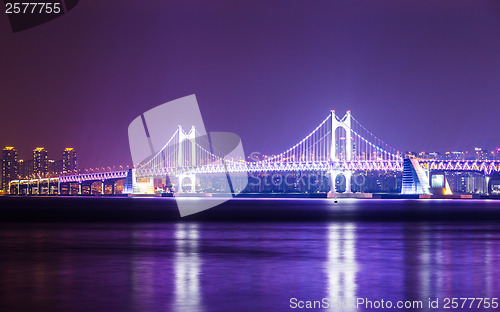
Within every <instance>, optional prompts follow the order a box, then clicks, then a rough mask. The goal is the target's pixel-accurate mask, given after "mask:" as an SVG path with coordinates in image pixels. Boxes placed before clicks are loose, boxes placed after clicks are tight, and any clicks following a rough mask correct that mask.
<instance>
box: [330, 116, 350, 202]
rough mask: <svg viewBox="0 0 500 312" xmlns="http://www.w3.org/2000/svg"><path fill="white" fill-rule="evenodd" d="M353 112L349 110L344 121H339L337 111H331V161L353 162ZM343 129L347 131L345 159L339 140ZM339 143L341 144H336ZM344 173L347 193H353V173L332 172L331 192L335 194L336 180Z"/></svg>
mask: <svg viewBox="0 0 500 312" xmlns="http://www.w3.org/2000/svg"><path fill="white" fill-rule="evenodd" d="M351 118H352V117H351V111H350V110H348V111H347V112H346V114H345V116H344V117H343V118H342V119H338V118H337V116H336V115H335V110H332V111H331V122H332V133H331V135H332V136H331V142H330V143H331V144H330V161H332V162H339V161H351V160H352V134H351ZM338 128H342V129H344V130H345V158H343V157H342V149H341V146H340V138H337V129H338ZM336 142H339V144H336ZM340 173H342V174H343V175H344V177H345V192H346V193H351V177H352V171H350V170H346V171H340V170H331V171H330V180H331V181H330V192H331V193H335V192H336V189H335V180H336V179H337V176H338V175H339V174H340Z"/></svg>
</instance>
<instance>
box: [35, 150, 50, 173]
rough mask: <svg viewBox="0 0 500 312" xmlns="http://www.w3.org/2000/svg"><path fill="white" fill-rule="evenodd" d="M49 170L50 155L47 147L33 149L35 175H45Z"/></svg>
mask: <svg viewBox="0 0 500 312" xmlns="http://www.w3.org/2000/svg"><path fill="white" fill-rule="evenodd" d="M48 172H49V155H48V152H47V150H46V149H45V148H43V147H37V148H35V149H34V150H33V173H34V174H35V177H45V176H47V174H48Z"/></svg>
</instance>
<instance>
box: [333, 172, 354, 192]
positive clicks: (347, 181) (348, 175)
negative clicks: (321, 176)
mask: <svg viewBox="0 0 500 312" xmlns="http://www.w3.org/2000/svg"><path fill="white" fill-rule="evenodd" d="M339 174H342V175H343V177H344V181H345V193H352V186H351V180H352V171H340V170H332V171H330V193H338V192H339V190H337V187H336V181H337V177H338V175H339Z"/></svg>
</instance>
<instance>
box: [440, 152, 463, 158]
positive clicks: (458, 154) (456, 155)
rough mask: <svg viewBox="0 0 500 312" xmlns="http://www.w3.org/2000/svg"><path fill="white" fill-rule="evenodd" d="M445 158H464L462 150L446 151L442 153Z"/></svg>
mask: <svg viewBox="0 0 500 312" xmlns="http://www.w3.org/2000/svg"><path fill="white" fill-rule="evenodd" d="M444 159H445V160H464V159H465V158H464V152H446V153H445V154H444Z"/></svg>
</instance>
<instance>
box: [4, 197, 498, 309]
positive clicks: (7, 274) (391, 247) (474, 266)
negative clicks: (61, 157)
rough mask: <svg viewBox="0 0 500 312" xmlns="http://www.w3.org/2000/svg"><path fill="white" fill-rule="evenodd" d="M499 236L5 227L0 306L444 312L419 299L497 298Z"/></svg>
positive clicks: (223, 227) (408, 229)
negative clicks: (417, 305) (409, 304)
mask: <svg viewBox="0 0 500 312" xmlns="http://www.w3.org/2000/svg"><path fill="white" fill-rule="evenodd" d="M394 205H401V203H394ZM497 205H498V204H497ZM498 209H500V205H499V206H498ZM499 239H500V227H499V224H497V223H494V222H474V223H473V222H470V223H467V222H442V221H440V222H430V221H429V222H355V221H354V222H333V221H329V222H306V223H301V222H272V223H265V222H241V223H240V222H198V221H193V222H165V223H119V224H116V223H92V222H87V223H54V224H51V223H14V224H12V223H9V224H2V225H1V226H0V306H1V308H0V310H1V311H51V312H52V311H86V312H87V311H298V310H300V309H292V308H291V307H290V299H291V298H297V299H298V300H322V298H331V299H334V300H349V299H352V298H358V297H360V298H367V299H368V300H373V301H375V300H381V299H383V300H384V301H387V300H391V301H393V302H396V301H398V300H422V301H423V302H424V306H423V308H422V309H406V310H405V309H401V310H399V309H393V311H426V310H428V311H446V309H442V308H440V309H433V310H430V309H426V308H427V306H426V305H427V304H428V298H431V299H435V298H446V297H490V298H491V297H500V240H499ZM302 310H303V311H306V310H308V311H312V309H302ZM316 310H317V311H319V310H325V309H316ZM327 310H328V309H327ZM330 310H333V311H363V310H364V311H367V310H374V311H375V309H369V308H363V306H360V307H358V309H355V308H354V307H349V306H347V307H344V308H338V307H335V308H332V309H330ZM451 310H452V309H448V310H447V311H451ZM456 310H460V309H453V311H456ZM377 311H387V309H385V310H384V309H378V310H377ZM464 311H477V310H474V309H464ZM481 311H493V310H492V309H489V310H485V309H481Z"/></svg>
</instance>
